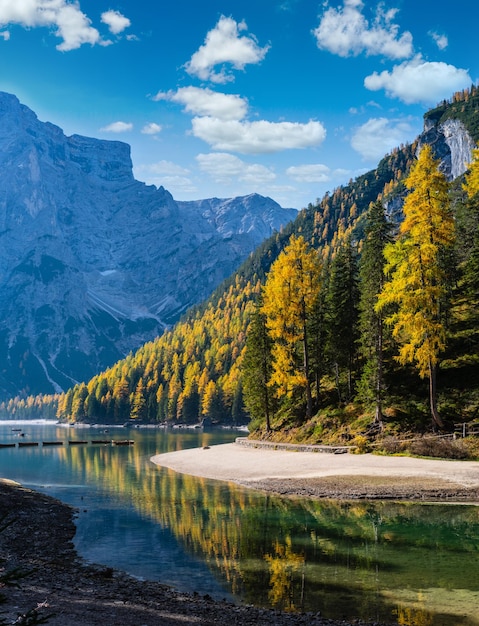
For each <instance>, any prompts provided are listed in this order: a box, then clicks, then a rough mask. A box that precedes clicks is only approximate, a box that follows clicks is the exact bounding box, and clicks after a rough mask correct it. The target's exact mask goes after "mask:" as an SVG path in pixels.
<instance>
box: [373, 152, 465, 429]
mask: <svg viewBox="0 0 479 626" xmlns="http://www.w3.org/2000/svg"><path fill="white" fill-rule="evenodd" d="M406 186H407V188H408V189H410V190H411V193H409V195H408V196H407V197H406V199H405V201H404V206H403V212H404V220H403V222H402V223H401V225H400V229H399V231H400V232H399V237H398V239H397V240H396V241H395V242H394V243H390V244H388V245H387V246H386V248H385V250H384V255H385V258H386V267H385V271H386V273H387V274H388V276H389V280H387V281H386V283H385V284H384V287H383V290H382V292H381V293H380V294H379V295H378V303H377V308H378V309H379V310H380V309H384V308H385V307H386V306H388V305H396V307H395V309H394V312H393V313H392V314H391V315H390V316H389V317H388V318H386V322H387V323H389V324H391V325H392V327H393V337H394V338H395V339H397V341H398V342H399V345H400V348H399V355H398V357H397V358H398V360H399V362H400V363H402V364H406V363H414V364H415V365H416V367H417V369H418V371H419V375H420V376H421V377H422V378H426V377H429V379H430V383H431V412H432V415H433V418H434V419H435V421H436V422H437V423H438V425H441V420H440V418H439V416H438V415H437V411H436V410H435V407H434V402H435V399H434V397H433V396H434V394H435V390H434V389H433V385H434V380H433V378H434V376H435V368H436V366H437V363H438V360H439V355H440V353H441V352H442V351H443V350H444V348H445V342H446V329H445V325H444V319H443V316H442V306H443V304H444V301H445V299H446V296H447V290H446V286H447V278H446V271H445V267H444V264H443V263H442V259H443V257H442V256H441V255H443V253H444V251H445V249H447V248H452V246H453V244H454V219H453V216H452V212H451V209H450V202H449V196H448V184H447V181H446V178H445V176H444V175H443V174H442V173H441V172H440V171H439V164H438V162H437V161H435V160H434V158H433V156H432V150H431V148H430V146H424V147H423V148H422V150H421V153H420V155H419V158H418V160H417V163H416V164H415V165H414V166H413V167H412V168H411V172H410V174H409V176H408V178H407V179H406Z"/></svg>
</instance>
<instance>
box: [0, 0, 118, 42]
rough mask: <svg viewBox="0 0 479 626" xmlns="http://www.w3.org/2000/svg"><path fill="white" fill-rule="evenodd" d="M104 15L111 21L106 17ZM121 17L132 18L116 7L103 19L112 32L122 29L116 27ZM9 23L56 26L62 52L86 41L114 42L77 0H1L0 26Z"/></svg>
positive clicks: (28, 25) (26, 26)
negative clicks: (82, 8) (94, 24)
mask: <svg viewBox="0 0 479 626" xmlns="http://www.w3.org/2000/svg"><path fill="white" fill-rule="evenodd" d="M112 14H115V16H113V15H112ZM104 16H107V17H106V20H110V21H105V20H103V17H104ZM108 16H110V17H108ZM120 18H121V19H122V20H123V22H122V23H123V24H125V23H126V21H128V22H129V20H128V18H126V17H124V16H122V15H121V14H120V13H117V12H115V11H107V12H106V13H103V15H102V21H104V22H105V23H107V24H109V26H110V30H111V31H112V32H121V31H118V30H116V31H115V29H117V28H120ZM7 24H19V25H20V26H23V28H37V27H47V28H53V29H54V32H55V35H56V36H57V37H59V38H61V39H62V42H61V43H60V44H58V46H57V50H61V51H63V52H66V51H68V50H74V49H76V48H80V46H82V45H83V44H86V43H87V44H90V45H92V46H93V45H95V44H99V45H102V46H107V45H110V44H111V43H112V42H111V41H108V40H104V39H102V37H101V35H100V33H99V32H98V30H97V29H96V28H94V27H93V26H92V22H91V20H90V18H89V17H88V16H87V15H85V13H83V12H82V11H81V9H80V3H79V2H78V0H75V1H73V2H70V1H69V0H1V2H0V26H6V25H7ZM125 27H126V26H125ZM4 39H5V37H4Z"/></svg>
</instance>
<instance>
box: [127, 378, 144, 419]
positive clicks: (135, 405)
mask: <svg viewBox="0 0 479 626" xmlns="http://www.w3.org/2000/svg"><path fill="white" fill-rule="evenodd" d="M146 416H147V404H146V398H145V387H144V385H143V381H142V379H141V378H140V380H139V381H138V384H137V386H136V389H135V393H134V394H133V400H132V402H131V413H130V417H131V419H134V420H139V421H143V420H144V419H146Z"/></svg>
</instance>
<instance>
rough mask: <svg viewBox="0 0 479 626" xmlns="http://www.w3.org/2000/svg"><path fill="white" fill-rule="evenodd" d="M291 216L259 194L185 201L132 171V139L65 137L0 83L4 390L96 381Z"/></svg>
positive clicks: (0, 380)
mask: <svg viewBox="0 0 479 626" xmlns="http://www.w3.org/2000/svg"><path fill="white" fill-rule="evenodd" d="M209 203H211V206H212V208H211V209H208V210H206V209H205V206H206V205H208V204H209ZM219 207H221V208H219ZM295 215H296V211H294V210H293V209H282V208H281V207H280V206H279V205H278V204H277V203H275V202H274V201H273V200H271V199H269V198H263V197H262V196H257V195H252V196H247V197H246V198H244V199H242V198H235V199H233V200H217V199H215V200H212V201H198V202H190V203H177V202H175V200H174V199H173V197H172V196H171V194H170V193H169V192H168V191H166V190H165V189H163V188H162V187H160V188H156V187H154V186H148V185H145V184H144V183H141V182H139V181H137V180H135V179H134V177H133V173H132V163H131V158H130V148H129V146H128V145H127V144H125V143H122V142H118V141H101V140H98V139H92V138H87V137H81V136H79V135H73V136H71V137H67V136H65V135H64V133H63V131H62V130H61V129H60V128H58V127H57V126H55V125H53V124H50V123H44V122H41V121H39V120H38V119H37V117H36V115H35V114H34V113H33V112H32V111H31V110H30V109H29V108H27V107H26V106H24V105H22V104H21V103H20V102H19V101H18V99H17V98H16V97H15V96H12V95H9V94H5V93H0V398H5V397H8V396H10V395H15V394H17V393H19V392H21V393H38V392H50V391H52V390H55V391H58V390H60V389H66V388H68V387H70V386H71V385H72V384H73V383H76V382H78V381H81V380H88V379H89V378H90V377H91V376H92V375H94V374H96V373H98V372H99V371H101V370H102V369H104V368H105V367H107V366H109V365H111V364H112V363H113V362H115V361H116V360H118V359H119V358H122V357H124V356H125V355H126V354H127V353H128V352H129V351H131V350H134V349H136V348H138V347H139V346H140V345H141V344H142V343H144V342H145V341H148V340H151V339H153V338H154V337H155V336H157V335H158V334H161V333H162V332H163V330H164V328H165V327H166V326H167V325H169V324H171V323H173V322H174V321H176V320H177V319H178V316H179V315H180V314H181V313H182V312H183V311H185V310H186V309H187V308H188V307H190V306H191V305H193V304H196V303H198V302H200V301H202V300H204V299H205V298H206V297H207V296H208V295H209V294H210V293H211V292H212V291H213V290H214V289H215V287H216V286H217V285H218V284H219V283H220V282H221V281H222V280H223V279H225V278H226V277H227V276H229V275H230V274H231V273H232V272H233V271H234V270H235V269H237V267H238V266H239V265H240V264H241V262H242V261H243V260H244V259H245V258H246V257H247V256H248V254H249V253H250V252H251V251H252V250H254V249H255V248H256V247H257V246H258V245H259V244H260V243H261V241H262V240H263V239H264V237H265V236H267V235H269V234H270V233H271V232H273V231H274V230H275V229H278V230H279V229H280V228H281V226H282V225H284V224H286V223H287V222H289V221H290V220H291V219H293V218H294V217H295Z"/></svg>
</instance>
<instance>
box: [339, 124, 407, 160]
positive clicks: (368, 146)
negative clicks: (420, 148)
mask: <svg viewBox="0 0 479 626" xmlns="http://www.w3.org/2000/svg"><path fill="white" fill-rule="evenodd" d="M414 134H415V129H414V128H413V127H412V125H411V123H410V122H409V121H408V120H403V119H398V120H388V119H386V118H385V117H376V118H371V119H370V120H368V121H367V122H366V123H365V124H363V125H362V126H359V127H358V128H356V130H355V132H354V134H353V136H352V138H351V146H352V147H353V148H354V150H356V152H359V154H361V156H362V157H363V158H364V159H366V160H368V161H369V160H370V161H377V160H379V159H382V157H383V156H385V155H386V154H388V153H389V152H390V151H391V150H392V149H393V148H395V147H397V146H399V145H400V144H404V143H407V142H408V141H411V140H412V139H413V138H414V137H413V135H414Z"/></svg>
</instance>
